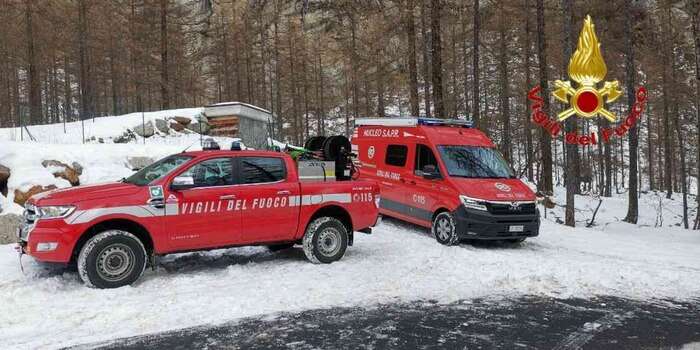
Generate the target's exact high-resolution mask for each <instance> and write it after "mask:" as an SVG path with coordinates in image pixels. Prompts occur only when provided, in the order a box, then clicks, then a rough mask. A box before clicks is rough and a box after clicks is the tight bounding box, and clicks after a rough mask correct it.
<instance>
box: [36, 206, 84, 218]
mask: <svg viewBox="0 0 700 350" xmlns="http://www.w3.org/2000/svg"><path fill="white" fill-rule="evenodd" d="M37 211H38V213H37V214H38V216H39V218H40V219H56V218H65V217H66V216H68V215H70V214H72V213H73V211H75V207H74V206H72V205H51V206H46V207H38V208H37Z"/></svg>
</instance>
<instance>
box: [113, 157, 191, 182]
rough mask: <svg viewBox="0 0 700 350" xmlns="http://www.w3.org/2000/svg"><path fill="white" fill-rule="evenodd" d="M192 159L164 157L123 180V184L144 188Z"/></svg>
mask: <svg viewBox="0 0 700 350" xmlns="http://www.w3.org/2000/svg"><path fill="white" fill-rule="evenodd" d="M190 159H192V156H185V155H174V156H169V157H165V158H163V159H161V160H159V161H157V162H155V163H153V164H151V165H149V166H147V167H145V168H143V169H141V170H139V171H137V172H136V173H135V174H134V175H131V176H129V177H127V178H126V179H124V180H123V182H125V183H129V184H134V185H137V186H145V185H148V184H149V183H151V182H153V181H155V180H158V179H160V178H161V177H163V176H165V175H167V174H169V173H170V172H171V171H173V170H175V169H177V168H178V167H179V166H180V165H182V164H184V163H186V162H187V161H188V160H190Z"/></svg>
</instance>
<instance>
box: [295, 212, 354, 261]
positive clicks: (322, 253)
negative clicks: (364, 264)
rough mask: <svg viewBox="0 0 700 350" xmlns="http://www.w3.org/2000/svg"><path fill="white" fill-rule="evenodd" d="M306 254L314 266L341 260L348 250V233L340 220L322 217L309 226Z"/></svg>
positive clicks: (304, 244) (305, 244)
mask: <svg viewBox="0 0 700 350" xmlns="http://www.w3.org/2000/svg"><path fill="white" fill-rule="evenodd" d="M303 246H304V254H306V258H308V259H309V261H311V262H312V263H314V264H329V263H332V262H334V261H338V260H340V258H342V257H343V255H344V254H345V250H346V249H347V248H348V231H347V229H346V228H345V225H343V223H342V222H340V220H338V219H336V218H332V217H327V216H326V217H321V218H318V219H316V220H314V221H312V222H311V224H309V227H308V228H307V229H306V233H305V234H304V240H303Z"/></svg>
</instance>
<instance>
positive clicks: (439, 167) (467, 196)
mask: <svg viewBox="0 0 700 350" xmlns="http://www.w3.org/2000/svg"><path fill="white" fill-rule="evenodd" d="M355 124H356V126H357V128H356V130H355V133H354V135H353V138H352V147H353V152H355V153H357V154H358V162H357V163H358V164H357V165H358V169H359V172H360V177H359V178H360V179H367V180H374V181H377V182H378V183H379V186H380V188H381V193H382V198H381V203H380V212H381V213H382V214H384V215H387V216H391V217H396V218H399V219H401V220H405V221H408V222H411V223H414V224H417V225H421V226H425V227H430V228H431V229H432V232H433V234H435V235H436V239H437V240H438V242H440V243H443V244H454V243H457V242H458V241H459V240H460V239H487V240H509V241H513V242H520V241H522V240H524V239H525V238H527V237H532V236H537V235H538V233H539V212H538V209H537V206H536V203H535V200H536V198H535V194H534V193H533V192H532V190H530V188H529V187H528V186H527V185H525V183H523V182H522V181H520V180H519V179H518V178H516V177H515V176H514V174H513V172H512V169H511V168H510V166H509V165H508V164H507V163H506V162H505V160H504V159H503V158H502V156H501V154H500V153H499V152H498V150H497V149H496V147H495V145H494V143H493V142H492V141H491V140H490V139H489V138H488V137H487V136H486V135H485V134H484V133H482V132H481V131H479V130H477V129H474V128H471V127H470V125H468V123H466V122H463V121H458V120H443V119H421V118H380V119H360V120H357V121H356V123H355Z"/></svg>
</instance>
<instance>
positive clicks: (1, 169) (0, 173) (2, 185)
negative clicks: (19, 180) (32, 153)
mask: <svg viewBox="0 0 700 350" xmlns="http://www.w3.org/2000/svg"><path fill="white" fill-rule="evenodd" d="M10 173H11V172H10V168H8V167H6V166H4V165H1V164H0V193H2V195H3V196H5V197H7V179H9V178H10Z"/></svg>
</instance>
